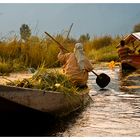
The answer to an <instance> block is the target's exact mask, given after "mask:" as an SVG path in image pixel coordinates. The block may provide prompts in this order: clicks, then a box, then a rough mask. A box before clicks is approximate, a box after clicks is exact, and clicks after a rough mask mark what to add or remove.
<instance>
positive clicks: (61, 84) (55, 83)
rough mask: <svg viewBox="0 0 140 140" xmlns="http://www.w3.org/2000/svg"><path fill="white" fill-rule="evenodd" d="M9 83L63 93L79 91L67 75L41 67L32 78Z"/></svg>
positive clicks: (9, 83)
mask: <svg viewBox="0 0 140 140" xmlns="http://www.w3.org/2000/svg"><path fill="white" fill-rule="evenodd" d="M7 85H11V86H17V87H24V88H33V89H41V90H47V91H50V90H51V91H58V92H63V93H77V91H78V89H77V88H76V87H75V86H74V85H73V84H72V83H71V82H70V81H69V79H68V78H67V77H66V76H65V75H63V74H61V73H60V72H57V71H56V72H50V71H48V70H46V69H39V70H38V71H37V72H36V73H35V74H34V75H33V76H32V77H31V78H28V79H23V80H22V81H19V80H16V81H13V82H8V83H7Z"/></svg>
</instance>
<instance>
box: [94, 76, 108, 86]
mask: <svg viewBox="0 0 140 140" xmlns="http://www.w3.org/2000/svg"><path fill="white" fill-rule="evenodd" d="M109 82H110V77H109V76H108V75H106V74H105V73H101V74H100V75H98V76H97V78H96V83H97V85H98V86H99V87H100V88H104V87H106V86H107V85H108V84H109Z"/></svg>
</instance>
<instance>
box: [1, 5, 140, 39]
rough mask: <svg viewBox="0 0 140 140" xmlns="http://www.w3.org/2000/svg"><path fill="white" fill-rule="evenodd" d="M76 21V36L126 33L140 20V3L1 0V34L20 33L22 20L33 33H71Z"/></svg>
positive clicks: (73, 34) (74, 35)
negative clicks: (16, 0)
mask: <svg viewBox="0 0 140 140" xmlns="http://www.w3.org/2000/svg"><path fill="white" fill-rule="evenodd" d="M72 23H74V24H73V27H72V30H71V33H70V36H72V37H79V36H80V35H81V34H86V33H89V35H90V36H91V37H92V36H100V35H106V34H109V35H113V36H115V35H124V34H127V33H130V32H131V31H132V30H133V27H134V25H136V24H138V23H140V3H134V4H133V3H129V4H127V3H124V4H123V3H120V4H119V3H117V4H116V3H113V4H109V3H104V4H103V3H99V4H98V3H89V4H88V3H83V4H80V3H77V4H76V3H65V4H64V3H52V4H51V3H31V4H29V3H28V4H25V3H24V4H22V3H19V4H16V3H11V4H10V3H7V4H3V3H0V25H1V26H0V38H1V37H3V36H9V35H13V34H19V28H20V27H21V25H22V24H28V25H29V27H30V28H31V29H32V34H33V35H35V34H37V35H41V36H44V35H45V34H44V31H47V32H49V33H50V34H51V35H54V34H57V33H60V34H67V32H66V31H67V30H68V29H69V27H70V25H71V24H72Z"/></svg>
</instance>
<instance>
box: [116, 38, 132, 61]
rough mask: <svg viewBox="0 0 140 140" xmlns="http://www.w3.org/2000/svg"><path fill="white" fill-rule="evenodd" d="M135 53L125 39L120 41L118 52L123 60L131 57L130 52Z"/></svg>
mask: <svg viewBox="0 0 140 140" xmlns="http://www.w3.org/2000/svg"><path fill="white" fill-rule="evenodd" d="M131 53H133V52H132V51H131V50H130V49H129V47H128V46H127V45H125V41H124V40H121V41H120V48H119V49H118V54H119V57H120V59H121V60H126V59H128V58H129V54H131Z"/></svg>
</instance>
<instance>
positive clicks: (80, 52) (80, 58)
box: [74, 43, 84, 70]
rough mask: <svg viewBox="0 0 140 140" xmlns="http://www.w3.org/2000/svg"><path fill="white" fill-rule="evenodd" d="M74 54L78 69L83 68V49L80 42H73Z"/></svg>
mask: <svg viewBox="0 0 140 140" xmlns="http://www.w3.org/2000/svg"><path fill="white" fill-rule="evenodd" d="M74 55H75V57H76V59H77V63H78V65H79V67H80V70H83V69H84V51H83V44H82V43H76V44H75V48H74Z"/></svg>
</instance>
